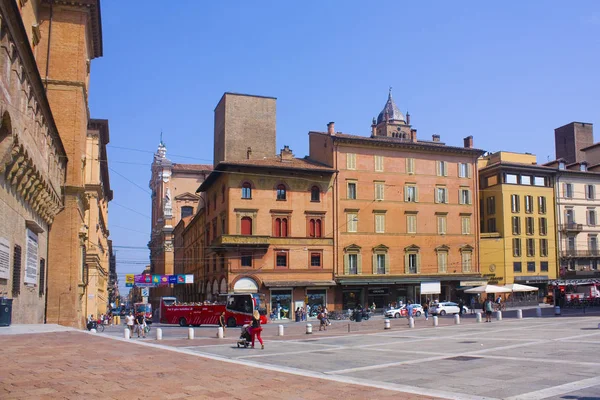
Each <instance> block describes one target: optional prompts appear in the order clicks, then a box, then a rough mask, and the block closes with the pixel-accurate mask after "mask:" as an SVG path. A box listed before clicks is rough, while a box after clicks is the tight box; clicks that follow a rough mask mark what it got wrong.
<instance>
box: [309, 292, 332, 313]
mask: <svg viewBox="0 0 600 400" xmlns="http://www.w3.org/2000/svg"><path fill="white" fill-rule="evenodd" d="M306 297H307V298H308V304H307V305H306V312H307V313H308V316H309V317H316V316H317V314H318V310H319V307H323V306H325V305H327V290H325V289H322V290H307V291H306Z"/></svg>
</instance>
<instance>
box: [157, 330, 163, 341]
mask: <svg viewBox="0 0 600 400" xmlns="http://www.w3.org/2000/svg"><path fill="white" fill-rule="evenodd" d="M156 340H162V329H160V328H156Z"/></svg>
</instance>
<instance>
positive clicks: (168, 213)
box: [163, 188, 173, 218]
mask: <svg viewBox="0 0 600 400" xmlns="http://www.w3.org/2000/svg"><path fill="white" fill-rule="evenodd" d="M163 212H164V215H165V218H171V217H172V216H173V204H172V201H171V189H169V188H167V193H166V194H165V206H164V209H163Z"/></svg>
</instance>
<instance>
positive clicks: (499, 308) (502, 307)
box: [494, 303, 506, 311]
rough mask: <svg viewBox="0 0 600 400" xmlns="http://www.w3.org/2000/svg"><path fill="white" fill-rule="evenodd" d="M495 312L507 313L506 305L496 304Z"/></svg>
mask: <svg viewBox="0 0 600 400" xmlns="http://www.w3.org/2000/svg"><path fill="white" fill-rule="evenodd" d="M494 311H506V304H505V303H500V304H498V303H496V305H495V306H494Z"/></svg>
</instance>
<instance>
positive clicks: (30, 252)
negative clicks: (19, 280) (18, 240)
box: [24, 229, 38, 285]
mask: <svg viewBox="0 0 600 400" xmlns="http://www.w3.org/2000/svg"><path fill="white" fill-rule="evenodd" d="M25 254H26V256H25V257H26V259H25V260H26V261H25V262H26V264H25V280H24V282H25V283H28V284H30V285H37V283H38V276H37V275H38V235H37V233H35V232H33V231H32V230H29V229H27V252H26V253H25Z"/></svg>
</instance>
